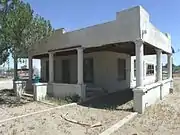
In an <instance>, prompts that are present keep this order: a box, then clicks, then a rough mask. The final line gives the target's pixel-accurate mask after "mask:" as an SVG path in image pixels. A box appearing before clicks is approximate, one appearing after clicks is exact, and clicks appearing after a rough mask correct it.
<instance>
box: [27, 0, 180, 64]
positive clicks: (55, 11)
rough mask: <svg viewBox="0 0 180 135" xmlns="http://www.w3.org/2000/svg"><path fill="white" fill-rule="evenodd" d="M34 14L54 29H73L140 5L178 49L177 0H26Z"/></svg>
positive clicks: (179, 17)
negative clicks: (45, 20) (42, 18)
mask: <svg viewBox="0 0 180 135" xmlns="http://www.w3.org/2000/svg"><path fill="white" fill-rule="evenodd" d="M26 1H27V2H29V3H30V4H31V6H32V8H33V9H34V11H35V13H37V14H39V15H41V16H43V17H45V18H46V19H48V20H50V21H51V24H52V26H53V27H54V28H62V27H63V28H65V29H66V30H67V31H70V30H75V29H78V28H82V27H87V26H90V25H95V24H98V23H103V22H106V21H110V20H113V19H115V15H116V14H115V13H116V12H118V11H121V10H123V9H126V8H129V7H132V6H136V5H142V6H143V7H144V8H145V9H146V10H147V11H148V12H149V13H150V20H151V22H152V23H153V24H154V25H155V26H156V27H157V28H158V29H160V30H161V31H162V32H168V33H170V34H171V36H172V43H173V47H174V48H175V50H177V49H179V48H180V34H179V31H180V6H179V5H180V1H179V0H26ZM178 56H180V53H177V54H175V55H174V63H175V64H178V65H180V59H178Z"/></svg>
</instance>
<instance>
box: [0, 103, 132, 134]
mask: <svg viewBox="0 0 180 135" xmlns="http://www.w3.org/2000/svg"><path fill="white" fill-rule="evenodd" d="M66 113H68V114H67V116H66V117H67V118H69V119H74V120H77V121H80V122H83V123H89V124H95V123H97V122H101V123H102V126H101V127H95V128H89V127H83V126H81V125H78V124H73V123H71V122H68V121H66V120H64V119H62V118H61V115H64V114H66ZM129 113H130V112H124V111H115V110H105V109H95V108H88V107H83V106H79V105H74V106H70V107H65V108H61V109H56V110H52V111H49V112H45V113H41V114H37V115H33V116H28V117H24V118H21V119H17V120H12V121H9V122H5V123H3V124H0V134H3V135H6V134H13V135H16V134H17V135H24V134H26V135H34V134H36V135H40V134H43V135H46V134H47V135H55V134H59V135H84V134H86V135H97V134H99V133H101V132H102V131H104V130H105V129H107V128H108V127H110V126H111V125H113V124H115V123H116V122H118V121H119V120H121V119H123V118H124V117H125V116H127V115H128V114H129Z"/></svg>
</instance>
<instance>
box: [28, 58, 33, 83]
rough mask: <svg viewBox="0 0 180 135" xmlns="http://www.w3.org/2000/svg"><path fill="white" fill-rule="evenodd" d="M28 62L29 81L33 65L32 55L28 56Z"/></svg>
mask: <svg viewBox="0 0 180 135" xmlns="http://www.w3.org/2000/svg"><path fill="white" fill-rule="evenodd" d="M28 63H29V81H30V82H31V81H32V73H33V65H32V56H29V57H28Z"/></svg>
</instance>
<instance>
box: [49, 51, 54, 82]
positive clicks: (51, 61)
mask: <svg viewBox="0 0 180 135" xmlns="http://www.w3.org/2000/svg"><path fill="white" fill-rule="evenodd" d="M53 82H54V53H49V83H53Z"/></svg>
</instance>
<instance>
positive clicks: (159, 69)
mask: <svg viewBox="0 0 180 135" xmlns="http://www.w3.org/2000/svg"><path fill="white" fill-rule="evenodd" d="M156 59H157V60H156V61H157V72H156V74H157V82H160V81H162V50H160V49H157V50H156Z"/></svg>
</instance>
